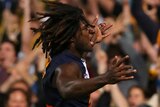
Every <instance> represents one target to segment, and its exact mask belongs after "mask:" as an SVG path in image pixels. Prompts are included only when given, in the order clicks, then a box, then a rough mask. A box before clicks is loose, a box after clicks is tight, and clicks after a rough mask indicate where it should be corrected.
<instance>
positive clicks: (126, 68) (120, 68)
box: [118, 65, 133, 71]
mask: <svg viewBox="0 0 160 107" xmlns="http://www.w3.org/2000/svg"><path fill="white" fill-rule="evenodd" d="M128 69H133V66H131V65H123V66H121V67H119V68H118V71H123V70H128Z"/></svg>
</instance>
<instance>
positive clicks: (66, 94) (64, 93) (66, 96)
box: [60, 90, 73, 100]
mask: <svg viewBox="0 0 160 107" xmlns="http://www.w3.org/2000/svg"><path fill="white" fill-rule="evenodd" d="M60 95H61V97H62V99H64V100H68V99H71V98H73V93H71V92H69V91H67V90H63V91H61V92H60Z"/></svg>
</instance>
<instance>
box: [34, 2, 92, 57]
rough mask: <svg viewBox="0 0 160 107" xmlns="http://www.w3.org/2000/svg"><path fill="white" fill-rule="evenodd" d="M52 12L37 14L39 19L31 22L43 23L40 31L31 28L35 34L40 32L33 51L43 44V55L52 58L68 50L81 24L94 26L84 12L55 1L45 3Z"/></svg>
mask: <svg viewBox="0 0 160 107" xmlns="http://www.w3.org/2000/svg"><path fill="white" fill-rule="evenodd" d="M44 2H45V4H46V6H47V7H49V9H50V11H48V12H45V13H37V15H38V16H39V17H37V18H34V19H32V20H31V21H39V20H41V19H43V18H48V19H47V20H46V21H44V22H41V24H40V27H39V28H38V29H36V28H31V29H32V30H33V31H34V32H35V33H38V32H40V37H39V38H38V39H37V40H36V41H35V43H34V45H33V49H34V48H35V46H36V45H39V44H41V43H42V50H43V53H45V54H46V57H47V54H48V53H49V54H50V56H51V57H52V55H56V54H58V53H60V52H61V51H63V50H64V49H66V48H67V47H68V46H69V44H70V41H69V40H70V39H71V38H72V37H73V36H75V35H76V33H77V32H78V30H79V29H80V22H82V23H84V24H85V25H88V26H92V25H90V24H89V22H88V21H87V19H86V18H85V16H84V14H83V11H82V10H81V9H79V8H78V7H73V6H70V5H67V4H63V3H60V2H55V1H44Z"/></svg>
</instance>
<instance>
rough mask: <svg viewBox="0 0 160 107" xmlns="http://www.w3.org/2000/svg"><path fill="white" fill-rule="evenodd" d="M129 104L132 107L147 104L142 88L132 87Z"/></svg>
mask: <svg viewBox="0 0 160 107" xmlns="http://www.w3.org/2000/svg"><path fill="white" fill-rule="evenodd" d="M128 102H129V105H130V107H139V106H140V105H143V104H144V103H145V95H144V92H143V90H142V89H141V88H139V87H132V88H131V89H130V90H129V97H128Z"/></svg>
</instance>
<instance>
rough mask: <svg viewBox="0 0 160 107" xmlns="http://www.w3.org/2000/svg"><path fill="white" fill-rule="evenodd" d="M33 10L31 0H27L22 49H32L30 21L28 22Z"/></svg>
mask: <svg viewBox="0 0 160 107" xmlns="http://www.w3.org/2000/svg"><path fill="white" fill-rule="evenodd" d="M30 14H31V10H30V0H27V1H26V2H25V7H24V19H23V27H22V47H23V48H22V49H23V51H25V50H26V49H27V50H28V49H30V47H29V46H30V41H31V30H30V27H31V26H30V23H29V22H28V21H29V20H30V19H31V17H30Z"/></svg>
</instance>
